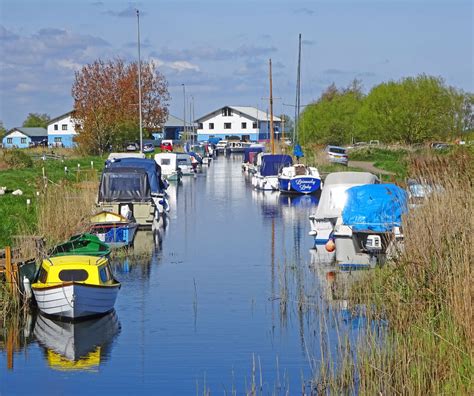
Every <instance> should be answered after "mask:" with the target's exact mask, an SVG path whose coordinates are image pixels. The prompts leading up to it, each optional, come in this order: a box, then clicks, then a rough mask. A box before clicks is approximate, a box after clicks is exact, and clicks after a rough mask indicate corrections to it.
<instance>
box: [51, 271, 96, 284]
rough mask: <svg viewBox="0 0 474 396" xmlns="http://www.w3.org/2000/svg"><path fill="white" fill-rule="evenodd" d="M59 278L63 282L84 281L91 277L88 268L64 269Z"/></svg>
mask: <svg viewBox="0 0 474 396" xmlns="http://www.w3.org/2000/svg"><path fill="white" fill-rule="evenodd" d="M58 276H59V279H61V280H62V281H63V282H84V281H85V280H87V278H88V277H89V274H88V273H87V271H86V270H83V269H79V270H62V271H59V275H58Z"/></svg>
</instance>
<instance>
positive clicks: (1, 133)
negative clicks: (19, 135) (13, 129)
mask: <svg viewBox="0 0 474 396" xmlns="http://www.w3.org/2000/svg"><path fill="white" fill-rule="evenodd" d="M6 133H7V130H6V128H5V126H4V125H3V121H2V120H0V139H1V138H2V137H3V136H5V134H6Z"/></svg>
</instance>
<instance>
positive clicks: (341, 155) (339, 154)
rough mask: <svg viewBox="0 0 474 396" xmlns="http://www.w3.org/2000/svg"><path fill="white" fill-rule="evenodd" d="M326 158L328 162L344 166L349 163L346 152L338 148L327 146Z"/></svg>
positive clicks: (342, 148)
mask: <svg viewBox="0 0 474 396" xmlns="http://www.w3.org/2000/svg"><path fill="white" fill-rule="evenodd" d="M325 152H326V155H327V158H328V160H329V161H330V162H334V163H337V164H342V165H346V166H347V164H348V163H349V158H348V156H347V150H346V149H345V148H344V147H339V146H327V147H326V149H325Z"/></svg>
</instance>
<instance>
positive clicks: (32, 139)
mask: <svg viewBox="0 0 474 396" xmlns="http://www.w3.org/2000/svg"><path fill="white" fill-rule="evenodd" d="M47 144H48V132H47V131H46V129H45V128H13V129H11V130H10V131H9V132H8V133H7V134H6V135H5V136H4V137H3V139H2V145H3V147H4V148H28V147H31V146H38V145H45V146H46V145H47Z"/></svg>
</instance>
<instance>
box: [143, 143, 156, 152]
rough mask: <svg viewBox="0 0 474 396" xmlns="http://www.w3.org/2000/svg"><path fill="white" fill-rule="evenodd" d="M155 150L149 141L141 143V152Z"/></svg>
mask: <svg viewBox="0 0 474 396" xmlns="http://www.w3.org/2000/svg"><path fill="white" fill-rule="evenodd" d="M154 151H155V146H153V144H151V143H145V144H144V145H143V152H144V153H153V152H154Z"/></svg>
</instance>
